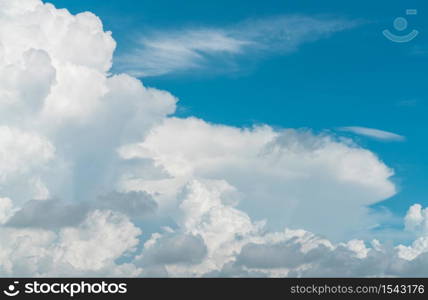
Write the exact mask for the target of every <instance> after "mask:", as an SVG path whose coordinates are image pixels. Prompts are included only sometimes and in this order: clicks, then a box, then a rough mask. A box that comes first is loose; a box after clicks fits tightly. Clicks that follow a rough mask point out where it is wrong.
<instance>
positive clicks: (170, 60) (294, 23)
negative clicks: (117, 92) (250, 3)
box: [115, 16, 356, 77]
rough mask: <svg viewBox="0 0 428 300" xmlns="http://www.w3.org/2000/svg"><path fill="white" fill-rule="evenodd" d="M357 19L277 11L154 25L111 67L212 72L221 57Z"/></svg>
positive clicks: (290, 43) (152, 72) (285, 45)
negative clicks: (217, 24) (212, 24)
mask: <svg viewBox="0 0 428 300" xmlns="http://www.w3.org/2000/svg"><path fill="white" fill-rule="evenodd" d="M355 25H356V23H355V22H352V21H348V20H343V19H325V18H313V17H307V16H279V17H272V18H267V19H261V20H251V21H246V22H243V23H239V24H236V25H234V26H230V27H227V28H209V27H201V28H188V29H182V30H171V31H163V32H162V31H156V32H154V33H152V34H150V35H149V34H146V35H145V36H144V37H139V38H137V42H136V45H135V48H134V49H132V50H130V51H128V52H126V53H124V54H122V55H120V56H119V57H118V58H117V59H116V65H115V68H116V69H118V70H120V71H124V72H126V73H129V74H132V75H134V76H138V77H147V76H159V75H164V74H168V73H173V72H180V71H187V70H195V69H196V70H197V69H204V68H208V67H209V69H210V72H212V70H213V68H214V66H215V65H216V64H218V62H219V61H222V65H223V66H227V65H228V63H227V62H233V58H234V57H237V56H242V55H245V54H249V53H251V52H254V53H259V52H261V53H272V52H279V53H288V52H291V51H294V50H296V49H297V48H298V47H299V46H300V45H301V44H304V43H307V42H311V41H315V40H318V39H320V38H323V37H326V36H328V35H330V34H332V33H335V32H338V31H342V30H345V29H349V28H352V27H354V26H355ZM254 53H253V54H254ZM225 62H226V63H225ZM229 65H230V63H229Z"/></svg>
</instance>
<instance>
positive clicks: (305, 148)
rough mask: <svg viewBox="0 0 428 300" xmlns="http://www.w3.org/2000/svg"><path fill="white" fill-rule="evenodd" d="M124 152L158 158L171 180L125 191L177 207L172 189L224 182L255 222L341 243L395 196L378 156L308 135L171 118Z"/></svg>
mask: <svg viewBox="0 0 428 300" xmlns="http://www.w3.org/2000/svg"><path fill="white" fill-rule="evenodd" d="M171 145H174V147H171ZM120 154H121V156H122V157H123V158H124V159H135V158H142V159H145V158H152V159H153V160H154V161H155V164H156V165H158V166H159V167H162V168H163V169H164V170H166V171H167V172H168V174H169V175H170V176H171V177H172V178H161V179H159V180H150V181H146V180H138V179H137V178H132V179H127V180H124V181H123V182H122V186H123V188H124V189H142V190H147V191H151V192H152V193H159V194H163V197H161V198H162V199H160V198H159V202H160V206H164V205H166V206H167V205H170V204H171V203H174V201H175V199H176V197H177V189H175V190H174V189H173V190H171V186H174V185H178V186H179V185H180V184H181V185H182V184H183V183H186V182H187V180H188V179H189V178H209V179H214V180H225V181H226V182H227V183H228V184H230V185H231V189H230V191H229V195H228V198H229V200H228V201H234V202H236V201H238V202H239V204H238V207H239V208H240V209H243V210H244V211H246V212H247V213H248V214H249V215H250V217H252V218H254V219H256V220H263V219H267V221H268V223H269V224H270V225H271V226H274V227H275V228H277V229H279V228H283V227H284V226H296V227H297V226H299V227H302V228H306V229H308V230H312V231H315V232H318V233H323V234H328V235H329V236H333V237H335V238H343V237H345V236H347V235H348V234H350V232H351V231H352V230H355V231H358V230H364V229H365V228H364V227H363V226H370V225H369V224H370V222H371V221H372V222H375V220H371V221H370V218H371V217H370V213H369V211H368V209H367V208H366V206H368V205H370V204H374V203H377V202H379V201H382V200H384V199H386V198H388V197H390V196H392V195H394V194H395V192H396V189H395V186H394V184H393V183H392V182H391V180H390V178H391V176H392V175H393V171H392V170H391V169H390V168H388V167H387V166H386V165H385V164H384V163H383V162H381V161H380V160H379V159H378V157H377V156H376V155H374V154H373V153H372V152H370V151H368V150H366V149H362V148H361V147H358V146H357V145H355V144H353V143H352V142H351V141H340V140H337V139H335V138H334V137H332V136H329V135H326V134H321V135H315V134H313V133H311V132H310V131H306V130H291V129H290V130H280V131H276V130H274V129H272V128H271V127H269V126H261V127H254V128H248V129H239V128H234V127H229V126H221V125H213V124H209V123H206V122H204V121H203V120H199V119H196V118H188V119H178V118H169V119H167V120H165V121H164V123H163V124H162V125H160V126H158V127H156V128H154V129H153V130H152V131H151V133H150V134H149V135H148V136H147V138H146V139H145V140H144V142H142V143H138V144H134V145H127V146H124V147H122V148H121V149H120ZM307 187H311V188H307ZM231 199H232V200H231ZM240 199H242V201H239V200H240ZM261 199H263V200H262V201H261ZM332 208H334V209H332ZM313 211H316V212H317V214H318V215H319V216H320V217H317V218H314V217H313V216H312V214H311V213H310V212H313ZM324 218H328V219H329V222H324ZM362 220H364V222H362Z"/></svg>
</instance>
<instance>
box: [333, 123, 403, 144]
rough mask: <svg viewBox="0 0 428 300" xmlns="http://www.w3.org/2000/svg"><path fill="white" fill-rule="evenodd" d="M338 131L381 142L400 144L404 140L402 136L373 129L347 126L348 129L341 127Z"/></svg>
mask: <svg viewBox="0 0 428 300" xmlns="http://www.w3.org/2000/svg"><path fill="white" fill-rule="evenodd" d="M340 130H341V131H347V132H352V133H354V134H358V135H363V136H367V137H370V138H373V139H378V140H383V141H391V142H401V141H404V140H405V139H406V138H405V137H404V136H402V135H399V134H396V133H393V132H389V131H385V130H380V129H375V128H367V127H359V126H348V127H341V128H340Z"/></svg>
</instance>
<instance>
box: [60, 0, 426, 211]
mask: <svg viewBox="0 0 428 300" xmlns="http://www.w3.org/2000/svg"><path fill="white" fill-rule="evenodd" d="M52 2H53V3H54V4H55V5H56V6H57V7H67V8H68V9H69V10H70V11H71V12H73V13H77V12H81V11H86V10H90V11H92V12H94V13H95V14H97V15H98V16H99V17H100V18H101V19H102V20H103V23H104V26H105V29H107V30H111V31H112V32H113V37H114V38H115V39H116V41H117V42H118V48H117V52H116V56H117V55H120V54H121V53H125V52H127V50H128V49H130V48H132V47H134V46H135V39H137V38H138V37H139V36H140V35H144V34H145V33H147V32H150V31H153V30H157V31H159V30H160V31H161V30H165V31H168V30H176V29H187V28H198V27H215V28H224V27H229V26H231V25H232V24H237V23H240V22H245V21H246V20H251V19H260V18H272V17H275V16H278V15H289V14H291V15H296V14H297V15H308V16H323V17H326V18H344V19H347V20H352V21H358V22H361V23H360V24H359V25H357V26H356V27H355V28H352V29H349V30H344V31H342V32H338V33H335V34H333V35H332V36H330V37H329V38H326V39H321V40H318V41H315V42H311V43H307V44H304V45H301V46H299V49H297V50H296V51H293V52H292V53H273V54H267V55H259V54H248V55H244V57H241V58H239V59H236V60H235V61H234V66H233V67H230V65H228V64H227V63H224V64H223V65H220V67H219V69H220V71H219V70H218V69H217V70H216V71H214V72H212V71H210V70H208V69H204V70H198V71H196V72H176V73H172V74H164V75H160V76H149V77H146V78H144V82H145V83H146V84H147V85H150V86H155V87H158V88H161V89H165V90H168V91H170V92H172V93H173V94H174V95H176V96H177V97H178V98H179V99H180V104H179V109H178V111H177V115H178V116H190V115H195V116H198V117H201V118H203V119H205V120H207V121H211V122H216V123H223V124H229V125H234V126H250V125H252V124H258V123H267V124H271V125H274V126H278V127H293V128H296V127H297V128H300V127H303V128H312V129H314V130H315V131H321V130H335V129H336V128H337V127H342V126H362V127H369V128H377V129H381V130H385V131H390V132H394V133H397V134H400V135H403V136H405V141H404V142H385V141H379V140H371V139H368V138H365V137H357V140H358V141H359V143H360V144H361V145H364V146H365V147H368V148H369V149H371V150H373V151H374V152H375V153H378V154H379V156H380V157H381V159H382V160H384V161H385V162H386V163H387V164H388V165H389V166H391V167H392V168H394V169H395V171H396V176H395V182H396V183H397V185H398V187H399V189H400V192H399V193H398V194H397V195H396V196H394V197H393V198H391V199H389V200H386V201H384V202H382V203H380V204H378V205H377V206H386V207H388V208H389V209H391V210H392V211H393V212H395V213H397V214H399V215H404V214H405V211H406V210H407V208H408V207H409V205H411V204H412V203H414V202H419V203H426V202H427V200H426V199H427V195H428V185H427V184H426V174H428V155H427V150H426V149H427V144H428V141H427V139H426V127H427V117H426V112H427V111H428V90H427V88H426V86H427V85H426V82H427V80H428V75H427V71H426V70H427V69H428V60H427V55H428V39H427V38H426V34H425V32H424V28H427V27H428V26H427V25H428V21H427V20H428V19H427V18H426V17H424V14H426V13H428V10H427V8H428V5H427V4H426V2H425V1H346V2H344V1H323V2H322V4H321V3H320V2H319V1H310V0H306V1H270V0H269V1H252V2H248V1H215V2H210V1H185V2H183V1H162V0H161V1H138V2H136V1H132V0H123V1H115V0H107V1H86V0H74V1H62V0H55V1H52ZM408 8H415V9H418V15H416V16H407V19H408V21H409V30H410V29H417V30H419V31H420V35H419V36H418V37H417V38H416V39H415V40H413V41H411V42H409V43H405V44H397V43H393V42H391V41H389V40H387V39H386V38H384V37H383V35H382V33H381V31H382V30H384V29H387V28H390V29H391V30H393V25H392V22H393V20H394V19H395V18H396V17H399V16H403V17H404V16H406V15H405V10H406V9H408ZM406 33H407V32H406Z"/></svg>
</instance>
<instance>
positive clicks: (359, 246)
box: [0, 0, 428, 276]
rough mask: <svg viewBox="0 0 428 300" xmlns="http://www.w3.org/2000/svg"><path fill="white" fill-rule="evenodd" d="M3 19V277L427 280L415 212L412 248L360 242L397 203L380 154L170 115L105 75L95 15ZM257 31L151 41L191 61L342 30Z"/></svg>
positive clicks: (128, 83) (167, 97)
mask: <svg viewBox="0 0 428 300" xmlns="http://www.w3.org/2000/svg"><path fill="white" fill-rule="evenodd" d="M0 14H1V16H2V17H1V18H0V79H1V80H0V95H1V96H0V99H1V100H0V108H1V109H0V116H1V121H0V224H1V225H0V240H1V241H2V243H1V245H0V274H1V275H3V276H105V275H109V276H148V275H150V276H166V275H169V276H216V275H221V274H223V275H226V276H247V275H248V276H287V275H288V276H315V275H317V276H334V275H344V276H355V275H361V276H376V275H412V274H416V275H418V274H424V272H426V271H425V270H426V267H425V266H426V265H427V262H428V260H427V258H426V257H427V255H426V252H427V251H426V249H428V248H427V247H426V244H427V243H426V240H427V237H426V230H425V223H426V222H425V218H426V216H425V210H426V209H424V210H422V207H420V206H413V207H412V208H411V210H410V211H409V214H408V216H407V217H406V220H405V223H406V228H407V229H409V230H412V231H413V232H414V233H413V234H415V235H416V240H415V242H414V243H413V244H411V245H399V246H397V247H386V246H385V245H382V244H381V243H379V242H373V243H372V244H371V246H368V244H367V243H365V242H363V241H361V240H357V239H354V238H353V237H354V236H355V235H358V234H359V233H365V232H367V231H369V230H370V228H371V226H372V225H373V224H375V223H376V222H377V221H378V220H379V219H378V218H377V217H376V216H373V215H372V214H370V213H369V211H368V208H367V207H368V206H369V205H371V204H374V203H378V202H379V201H382V200H383V199H386V198H388V197H390V196H392V195H394V194H395V193H396V187H395V185H394V183H393V182H392V181H391V177H392V175H393V170H391V169H390V168H389V167H387V166H386V165H385V164H384V163H383V162H382V161H381V160H380V159H379V158H378V157H377V156H376V155H375V154H374V153H373V152H371V151H369V150H367V149H363V148H361V147H359V146H358V145H356V144H355V143H353V142H352V141H351V140H346V139H342V138H335V137H332V136H330V135H328V134H314V133H312V132H310V131H307V130H292V129H289V130H283V129H278V130H275V129H273V128H272V127H270V126H255V127H253V128H245V129H242V128H235V127H230V126H223V125H215V124H209V123H207V122H205V121H203V120H199V119H196V118H188V119H179V118H171V117H168V115H169V114H171V113H173V112H174V111H175V105H176V101H177V99H176V98H175V97H174V96H172V95H171V94H169V93H168V92H166V91H160V90H157V89H154V88H148V87H145V86H144V85H143V84H142V82H141V81H139V80H137V79H136V78H133V77H131V76H129V75H125V74H117V75H114V76H112V75H110V74H108V71H109V68H110V66H111V61H112V54H113V51H114V49H115V42H114V41H113V39H112V38H111V34H110V33H109V32H104V30H103V28H102V24H101V22H100V20H99V19H98V18H97V17H96V16H94V15H93V14H90V13H83V14H78V15H71V14H70V13H69V12H68V11H66V10H58V9H56V8H54V7H53V6H52V5H50V4H43V3H42V2H41V1H39V0H22V1H8V0H0ZM250 23H251V22H250ZM250 23H244V24H241V25H239V26H238V25H237V26H235V27H233V28H229V29H227V30H226V31H216V30H214V31H209V32H205V33H206V37H205V36H204V37H202V33H204V32H203V31H198V32H193V33H192V32H190V31H185V32H186V37H187V36H189V35H190V38H191V39H190V40H182V39H183V38H184V37H183V36H180V37H179V36H178V35H177V33H171V34H172V35H171V36H169V37H168V39H165V37H164V36H163V35H160V36H158V37H157V38H155V39H154V38H152V37H148V39H147V41H151V42H153V43H154V44H151V45H153V48H156V47H157V48H159V47H161V48H162V47H164V48H165V49H166V50H167V52H168V51H170V48H171V47H172V48H174V46H173V45H171V44H169V43H167V42H168V41H171V39H172V41H178V42H177V45H176V46H177V47H178V48H174V49H175V50H174V51H175V52H174V51H173V53H174V54H176V53H179V54H180V55H182V53H183V52H184V53H186V55H188V56H187V57H189V61H193V62H194V59H196V60H197V63H200V62H201V61H200V60H199V59H202V60H204V59H207V56H211V55H213V54H216V53H228V54H233V55H235V54H239V53H241V52H242V51H244V52H245V51H247V50H246V49H247V48H248V47H250V46H251V47H254V48H253V49H256V51H260V50H263V47H264V46H266V45H269V46H270V47H271V49H272V50H273V51H283V52H287V51H292V50H294V49H295V48H296V47H298V46H299V45H301V44H302V43H304V42H307V41H311V40H314V39H318V38H320V37H323V36H324V35H326V34H329V33H332V32H336V31H339V30H341V29H344V27H343V26H345V27H346V26H347V25H344V23H343V22H337V21H334V22H328V21H325V20H319V19H313V18H302V17H295V18H285V19H283V18H278V19H275V20H273V21H272V20H262V21H258V22H254V23H251V24H254V28H253V29H252V30H248V31H247V29H248V28H249V27H251V26H250V25H249V24H250ZM345 23H346V22H345ZM308 24H309V26H308ZM244 29H245V30H244ZM244 32H245V34H244ZM191 33H192V34H191ZM76 41H78V42H76ZM164 42H165V43H164ZM185 43H186V46H187V45H188V46H189V47H188V48H186V47H184V46H183V44H185ZM180 47H184V48H181V49H180ZM157 48H156V49H157ZM177 49H178V50H177ZM272 50H269V51H272ZM94 53H95V54H96V55H94ZM162 55H164V54H162ZM198 55H199V56H198ZM186 63H187V62H186ZM156 67H157V66H156ZM174 68H176V66H175V65H174V64H173V67H171V70H173V69H174ZM180 68H181V66H180ZM183 68H187V66H183ZM167 69H168V72H169V71H170V67H168V68H167ZM52 196H57V197H59V198H60V199H52V198H51V197H52ZM146 214H147V215H146ZM287 227H291V228H302V229H298V230H296V229H293V230H291V229H284V228H287ZM309 230H311V231H313V233H310V232H309ZM143 232H144V233H143ZM320 234H322V235H323V236H327V237H328V238H324V237H321V235H320ZM339 239H340V240H342V241H345V242H338V240H339ZM349 240H350V241H349ZM266 254H269V256H266ZM263 257H268V258H269V259H264V258H263ZM125 261H126V262H125Z"/></svg>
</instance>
